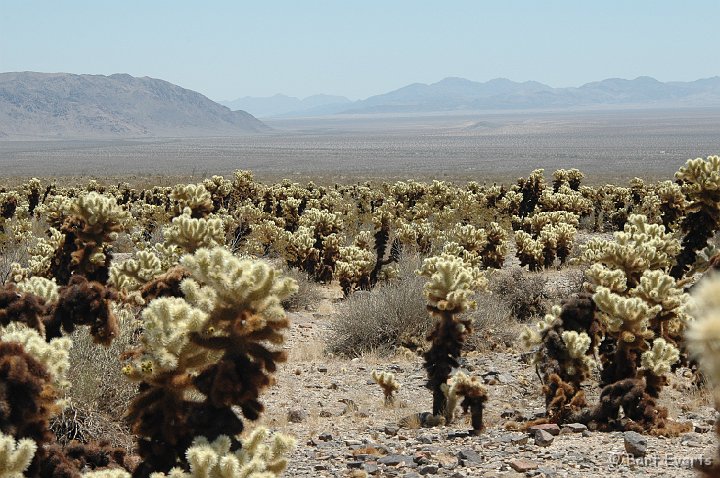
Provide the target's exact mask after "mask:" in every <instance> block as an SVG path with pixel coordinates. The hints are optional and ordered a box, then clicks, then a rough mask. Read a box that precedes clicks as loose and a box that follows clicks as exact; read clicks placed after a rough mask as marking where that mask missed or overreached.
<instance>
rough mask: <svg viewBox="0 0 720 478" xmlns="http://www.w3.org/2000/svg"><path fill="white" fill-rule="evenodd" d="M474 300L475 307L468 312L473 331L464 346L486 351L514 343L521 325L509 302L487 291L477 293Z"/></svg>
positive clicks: (467, 348)
mask: <svg viewBox="0 0 720 478" xmlns="http://www.w3.org/2000/svg"><path fill="white" fill-rule="evenodd" d="M475 302H477V308H476V309H474V310H471V311H469V312H468V314H470V317H472V324H473V332H472V334H471V335H470V336H469V337H468V338H467V340H466V341H465V347H464V348H465V349H466V350H477V351H481V352H487V351H492V350H498V349H503V348H510V347H512V346H513V345H515V344H516V343H517V342H518V336H519V335H520V331H521V328H522V326H521V324H520V323H519V322H518V321H517V320H516V319H515V317H514V313H513V311H512V308H511V307H510V303H509V302H507V300H506V299H504V298H502V297H499V296H497V295H496V294H492V293H488V292H482V293H480V294H478V295H477V296H476V297H475Z"/></svg>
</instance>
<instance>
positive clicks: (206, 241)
mask: <svg viewBox="0 0 720 478" xmlns="http://www.w3.org/2000/svg"><path fill="white" fill-rule="evenodd" d="M163 237H164V238H165V241H166V243H167V244H169V245H176V246H178V247H180V248H181V249H182V250H184V251H187V252H195V251H196V250H198V249H200V248H203V247H215V246H221V245H223V244H225V226H224V224H223V221H222V219H220V218H217V217H207V218H205V217H203V218H194V217H192V211H191V210H190V208H185V210H184V211H183V213H182V214H181V215H179V216H177V217H175V218H173V220H172V224H171V225H170V226H167V227H165V228H164V229H163Z"/></svg>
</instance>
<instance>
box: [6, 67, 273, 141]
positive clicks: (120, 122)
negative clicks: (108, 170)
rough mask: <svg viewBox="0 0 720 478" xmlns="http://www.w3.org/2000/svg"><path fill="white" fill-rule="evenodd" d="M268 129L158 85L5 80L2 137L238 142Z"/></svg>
mask: <svg viewBox="0 0 720 478" xmlns="http://www.w3.org/2000/svg"><path fill="white" fill-rule="evenodd" d="M268 129H269V128H268V127H267V126H266V125H265V124H264V123H262V122H261V121H259V120H258V119H257V118H255V117H254V116H252V115H250V114H249V113H246V112H244V111H232V110H230V108H227V107H225V106H222V105H220V104H218V103H215V102H214V101H211V100H210V99H208V98H207V97H205V96H203V95H201V94H200V93H197V92H195V91H192V90H188V89H185V88H181V87H179V86H177V85H174V84H172V83H168V82H167V81H163V80H157V79H154V78H148V77H143V78H136V77H133V76H130V75H126V74H115V75H110V76H103V75H74V74H69V73H35V72H18V73H0V137H10V138H31V137H61V138H73V137H83V138H85V137H144V136H232V135H240V134H248V133H256V132H261V131H266V130H268Z"/></svg>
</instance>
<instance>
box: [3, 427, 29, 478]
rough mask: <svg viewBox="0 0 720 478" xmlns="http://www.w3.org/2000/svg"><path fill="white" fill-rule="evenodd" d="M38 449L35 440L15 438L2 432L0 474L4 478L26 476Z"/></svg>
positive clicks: (21, 477)
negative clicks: (25, 473) (25, 472)
mask: <svg viewBox="0 0 720 478" xmlns="http://www.w3.org/2000/svg"><path fill="white" fill-rule="evenodd" d="M36 451H37V445H36V444H35V442H34V441H32V440H29V439H27V438H24V439H21V440H17V441H16V440H15V439H14V438H13V437H12V436H10V435H5V434H4V433H2V432H0V476H2V477H3V478H24V477H25V475H24V474H23V472H24V471H25V470H27V469H28V467H29V466H30V463H31V462H32V459H33V456H35V452H36Z"/></svg>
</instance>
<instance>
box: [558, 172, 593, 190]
mask: <svg viewBox="0 0 720 478" xmlns="http://www.w3.org/2000/svg"><path fill="white" fill-rule="evenodd" d="M584 177H585V175H584V174H583V173H582V172H581V171H580V170H579V169H576V168H572V169H558V170H557V171H555V172H553V189H554V190H555V191H556V192H557V190H558V189H560V187H561V186H563V185H564V186H567V187H569V188H570V189H572V190H573V191H578V190H579V189H580V182H581V181H582V180H583V178H584Z"/></svg>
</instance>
